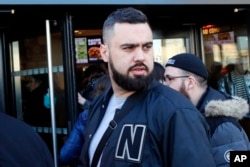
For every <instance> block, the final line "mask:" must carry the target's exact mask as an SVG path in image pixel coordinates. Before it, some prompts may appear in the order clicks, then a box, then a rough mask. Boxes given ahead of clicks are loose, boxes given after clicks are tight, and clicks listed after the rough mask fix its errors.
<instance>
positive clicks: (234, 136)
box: [164, 53, 250, 166]
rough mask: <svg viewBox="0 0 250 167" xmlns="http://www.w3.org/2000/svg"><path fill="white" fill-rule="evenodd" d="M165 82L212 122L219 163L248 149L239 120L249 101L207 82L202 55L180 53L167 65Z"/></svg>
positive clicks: (221, 164)
mask: <svg viewBox="0 0 250 167" xmlns="http://www.w3.org/2000/svg"><path fill="white" fill-rule="evenodd" d="M164 75H165V83H164V84H165V85H167V86H168V87H171V88H173V89H175V90H177V91H179V92H180V93H181V94H183V95H184V96H185V97H187V98H188V99H189V100H190V101H191V102H192V103H193V104H194V105H195V106H196V108H197V109H198V110H199V111H200V112H201V113H202V114H203V115H204V116H205V118H206V120H207V123H208V124H209V125H210V130H211V139H210V143H211V146H212V151H213V155H214V160H215V163H216V165H217V166H229V162H230V161H229V153H230V151H233V150H242V151H243V150H249V149H250V146H249V140H248V137H247V135H246V133H245V131H244V129H243V128H242V127H241V125H240V124H239V123H238V120H240V119H242V118H243V116H245V115H246V114H247V112H248V104H247V101H246V100H245V99H243V98H240V97H232V96H230V95H228V94H225V93H223V92H219V91H217V90H215V89H213V88H211V87H209V86H208V85H207V78H208V72H207V69H206V67H205V65H204V64H203V62H202V61H201V59H200V58H199V57H198V56H196V55H194V54H190V53H182V54H177V55H175V56H173V57H172V58H170V59H169V60H168V61H167V63H166V65H165V74H164Z"/></svg>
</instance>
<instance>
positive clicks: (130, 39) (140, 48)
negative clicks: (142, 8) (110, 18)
mask: <svg viewBox="0 0 250 167" xmlns="http://www.w3.org/2000/svg"><path fill="white" fill-rule="evenodd" d="M101 53H102V57H103V59H104V61H106V62H108V63H109V72H110V74H111V75H110V76H111V77H112V78H113V80H114V81H115V83H116V84H117V85H118V86H120V87H122V88H123V89H125V90H129V91H136V90H140V89H144V88H146V87H147V86H148V84H149V83H150V82H151V80H152V75H151V73H152V70H153V62H154V60H153V36H152V31H151V29H150V27H149V26H148V24H127V23H121V24H116V25H115V27H114V32H113V36H112V37H111V39H110V41H109V44H107V45H102V46H101Z"/></svg>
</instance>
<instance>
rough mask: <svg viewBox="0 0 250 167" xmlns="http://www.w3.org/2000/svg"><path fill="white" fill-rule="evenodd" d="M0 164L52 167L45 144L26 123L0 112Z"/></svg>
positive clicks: (12, 166)
mask: <svg viewBox="0 0 250 167" xmlns="http://www.w3.org/2000/svg"><path fill="white" fill-rule="evenodd" d="M0 136H1V137H0V143H1V146H0V166H3V167H53V166H54V164H53V159H52V156H51V153H50V152H49V149H48V147H47V145H46V144H45V143H44V141H43V140H42V139H41V138H40V136H39V135H38V134H37V133H36V132H35V131H34V130H33V129H32V128H31V127H30V126H29V125H27V124H26V123H24V122H22V121H20V120H18V119H16V118H13V117H11V116H8V115H6V114H4V113H2V112H0Z"/></svg>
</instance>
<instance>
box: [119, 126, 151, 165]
mask: <svg viewBox="0 0 250 167" xmlns="http://www.w3.org/2000/svg"><path fill="white" fill-rule="evenodd" d="M145 132H146V126H145V125H134V126H133V125H132V124H125V125H123V128H122V130H121V133H120V137H119V140H118V143H117V146H116V152H115V158H117V159H123V160H125V159H126V158H127V160H129V161H135V162H137V163H138V162H140V161H141V155H142V147H143V144H144V138H145Z"/></svg>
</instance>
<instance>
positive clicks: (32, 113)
mask: <svg viewBox="0 0 250 167" xmlns="http://www.w3.org/2000/svg"><path fill="white" fill-rule="evenodd" d="M40 15H42V14H41V13H39V16H40ZM33 17H34V16H33ZM31 19H32V18H29V17H28V16H26V15H25V14H24V15H18V16H15V17H13V18H12V21H11V25H10V27H9V28H8V32H7V35H6V37H7V40H8V43H9V53H10V57H9V63H10V68H11V69H10V75H11V81H12V86H11V87H12V94H13V95H12V96H13V99H12V101H13V105H14V107H13V109H14V110H15V112H16V113H15V115H16V117H17V118H18V119H20V120H23V121H24V122H26V123H28V124H29V125H31V126H32V127H33V128H34V129H35V131H37V132H38V133H39V135H40V136H41V137H42V138H43V140H44V141H45V142H46V143H47V145H48V147H49V148H50V150H51V153H52V154H53V155H54V158H55V159H57V152H58V151H59V148H60V146H61V145H62V144H63V140H64V138H65V136H66V135H67V112H68V111H66V109H65V108H66V107H65V104H66V103H65V85H64V83H65V81H64V67H63V51H62V50H63V49H62V41H63V39H62V32H61V27H62V25H60V21H58V20H55V19H50V20H48V19H46V18H43V17H42V18H40V17H39V18H37V19H36V20H31ZM50 97H52V98H50ZM55 163H57V162H56V161H55ZM55 166H57V164H55Z"/></svg>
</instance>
